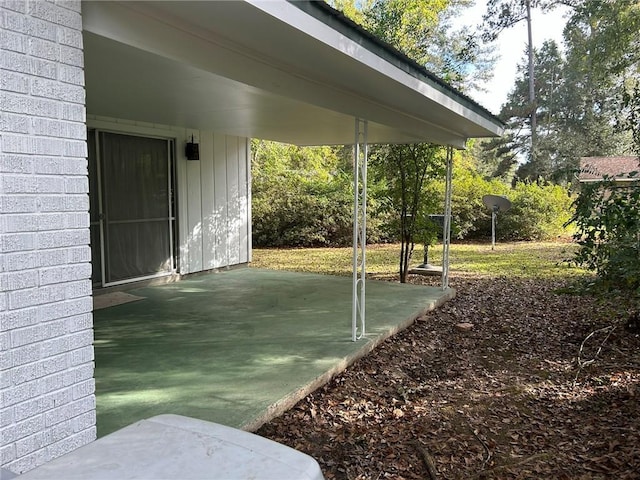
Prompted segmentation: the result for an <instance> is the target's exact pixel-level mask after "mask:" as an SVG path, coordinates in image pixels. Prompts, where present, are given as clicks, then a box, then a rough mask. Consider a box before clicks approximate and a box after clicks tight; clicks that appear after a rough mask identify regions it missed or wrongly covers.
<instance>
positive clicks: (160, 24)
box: [83, 2, 502, 147]
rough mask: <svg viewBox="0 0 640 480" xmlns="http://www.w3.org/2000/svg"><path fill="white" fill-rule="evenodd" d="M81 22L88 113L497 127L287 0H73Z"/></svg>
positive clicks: (496, 131)
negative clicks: (78, 1) (79, 6)
mask: <svg viewBox="0 0 640 480" xmlns="http://www.w3.org/2000/svg"><path fill="white" fill-rule="evenodd" d="M83 25H84V30H85V46H84V47H85V75H86V87H87V111H88V113H91V114H95V115H104V116H110V117H118V118H127V119H131V120H142V121H147V122H152V123H163V124H169V125H180V126H185V127H188V128H202V129H212V130H216V131H221V132H225V133H228V134H233V135H240V136H247V137H256V138H266V139H272V140H278V141H283V142H288V143H295V144H300V145H311V144H344V143H352V142H353V121H354V120H353V119H354V117H360V118H363V119H366V120H368V121H369V122H370V123H369V141H370V142H371V143H395V142H397V143H409V142H417V141H431V142H435V143H441V144H449V145H453V146H456V147H464V143H465V141H466V139H467V138H472V137H488V136H497V135H500V134H501V133H502V124H501V123H500V122H499V120H497V119H496V118H495V117H493V116H492V115H491V114H490V113H488V112H486V111H484V110H483V109H481V107H479V106H477V105H476V104H473V102H470V101H469V100H468V99H465V98H463V97H461V96H459V95H457V94H455V92H447V91H446V89H443V88H442V87H441V86H440V88H435V87H434V86H433V85H430V84H429V82H425V81H423V80H421V79H420V78H417V77H416V76H413V75H411V74H409V73H407V71H404V70H402V69H401V68H398V67H397V66H396V65H394V64H393V63H391V62H389V61H388V60H385V59H384V58H382V57H381V56H378V55H376V54H375V52H374V51H373V50H369V49H367V48H365V46H363V45H361V44H360V43H358V42H356V41H354V40H352V39H351V38H347V37H346V36H344V35H342V34H340V33H339V32H337V31H336V30H334V29H333V28H332V27H330V26H329V25H328V24H326V23H324V22H322V21H320V20H318V19H316V18H314V17H313V16H311V15H309V14H308V13H306V12H304V11H303V10H301V9H299V8H298V7H297V6H295V5H292V4H290V3H288V2H255V3H249V2H83ZM443 90H445V91H443ZM474 107H475V108H474Z"/></svg>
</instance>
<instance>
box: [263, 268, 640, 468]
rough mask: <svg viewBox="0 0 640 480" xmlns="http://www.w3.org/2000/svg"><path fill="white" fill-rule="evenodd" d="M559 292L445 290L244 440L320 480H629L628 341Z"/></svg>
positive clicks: (515, 286) (618, 324)
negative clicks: (254, 439)
mask: <svg viewBox="0 0 640 480" xmlns="http://www.w3.org/2000/svg"><path fill="white" fill-rule="evenodd" d="M411 281H412V282H415V283H429V282H435V280H433V279H428V278H423V277H414V278H412V279H411ZM568 282H569V281H562V280H557V279H531V278H505V277H498V278H491V277H486V276H485V277H480V276H473V275H467V276H459V277H454V278H452V281H451V285H452V286H453V287H454V288H456V290H457V296H456V298H455V299H454V300H452V301H450V302H448V303H447V304H445V305H444V306H442V307H441V308H439V309H437V310H435V311H433V312H430V313H429V314H427V315H426V316H424V317H422V318H420V319H418V321H416V323H414V324H413V325H412V326H411V327H409V328H408V329H406V330H404V331H403V332H401V333H399V334H398V335H396V336H395V337H393V338H391V339H389V340H387V341H386V342H384V343H383V344H381V345H380V346H379V347H378V348H377V349H376V350H374V351H373V352H372V353H371V354H369V355H368V356H366V357H364V358H362V359H361V360H359V361H358V362H356V363H355V364H353V365H352V366H351V367H349V368H348V369H347V370H345V371H344V372H343V373H342V374H340V375H339V376H337V377H335V378H334V379H333V380H332V381H331V382H329V383H328V384H327V385H325V386H324V387H322V388H321V389H319V390H317V391H316V392H314V393H312V394H311V395H309V396H308V397H306V398H305V399H303V400H302V401H300V402H299V403H298V404H297V405H296V406H295V407H294V408H292V409H291V410H289V411H288V412H286V413H285V414H284V415H282V416H281V417H278V418H276V419H274V420H273V421H271V422H270V423H268V424H266V425H264V426H263V427H262V428H261V429H260V430H259V431H258V432H257V433H258V434H260V435H263V436H265V437H268V438H271V439H273V440H275V441H278V442H281V443H284V444H286V445H289V446H291V447H293V448H296V449H298V450H301V451H303V452H306V453H308V454H309V455H311V456H313V457H314V458H316V459H317V460H318V462H319V463H320V466H321V468H322V471H323V473H324V475H325V477H326V478H327V479H328V480H331V479H358V480H360V479H381V478H393V479H431V480H435V479H451V480H453V479H494V478H499V479H502V478H504V479H528V478H554V479H637V478H640V407H639V402H640V335H639V334H638V333H637V332H634V331H629V330H627V329H625V327H624V322H625V320H626V318H624V316H625V311H624V309H621V308H620V304H619V302H617V301H616V299H615V298H612V299H610V300H608V301H602V300H596V299H594V298H593V297H589V296H578V295H570V294H564V293H560V292H562V291H563V289H565V290H566V288H567V287H568V285H569V283H568ZM615 312H617V313H615ZM461 322H469V323H472V324H473V325H474V327H473V329H472V330H471V331H468V332H461V331H458V330H457V329H456V328H455V325H456V324H458V323H461ZM609 326H615V329H613V328H607V327H609ZM601 329H603V330H601ZM591 332H596V333H594V334H593V335H592V336H591V337H589V338H588V340H586V341H585V339H586V338H587V337H588V335H589V334H590V333H591ZM605 340H606V341H605ZM600 347H601V350H600V352H598V349H599V348H600ZM594 357H595V361H594V362H592V363H590V362H589V360H591V359H593V358H594Z"/></svg>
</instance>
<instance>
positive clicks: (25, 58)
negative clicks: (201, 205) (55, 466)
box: [0, 0, 96, 473]
mask: <svg viewBox="0 0 640 480" xmlns="http://www.w3.org/2000/svg"><path fill="white" fill-rule="evenodd" d="M83 62H84V58H83V51H82V17H81V15H80V1H68V0H64V1H63V0H49V1H44V0H0V369H1V370H0V372H1V375H0V389H1V390H0V467H2V468H4V469H8V470H10V471H13V472H14V473H23V472H25V471H27V470H30V469H32V468H34V467H36V466H38V465H40V464H42V463H44V462H47V461H49V460H51V459H53V458H55V457H58V456H60V455H63V454H65V453H67V452H69V451H71V450H73V449H75V448H78V447H80V446H82V445H84V444H86V443H88V442H91V441H93V440H94V439H95V437H96V429H95V424H96V415H95V382H94V378H93V346H92V344H93V321H92V314H91V311H92V301H91V280H90V276H91V265H90V260H91V251H90V248H89V215H88V211H89V198H88V195H87V193H88V188H89V184H88V179H87V162H86V155H87V145H86V125H85V121H86V114H85V90H84V73H83Z"/></svg>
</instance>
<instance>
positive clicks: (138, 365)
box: [94, 268, 453, 436]
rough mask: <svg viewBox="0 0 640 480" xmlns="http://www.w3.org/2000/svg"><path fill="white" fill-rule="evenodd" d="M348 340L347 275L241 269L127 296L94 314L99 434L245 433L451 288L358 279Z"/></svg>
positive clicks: (349, 320)
mask: <svg viewBox="0 0 640 480" xmlns="http://www.w3.org/2000/svg"><path fill="white" fill-rule="evenodd" d="M366 288H367V304H366V309H367V310H366V312H367V335H366V337H365V338H363V339H362V340H360V341H358V342H352V341H351V279H349V278H342V277H331V276H326V275H315V274H305V273H291V272H282V271H271V270H263V269H253V268H244V269H238V270H231V271H227V272H224V273H214V274H208V275H200V276H195V277H191V278H188V279H184V280H182V281H180V282H177V283H173V284H168V285H163V286H154V287H145V288H138V289H134V290H130V291H129V293H132V294H134V295H139V296H142V297H145V299H144V300H140V301H137V302H133V303H128V304H124V305H118V306H114V307H110V308H106V309H102V310H97V311H95V312H94V328H95V357H96V371H95V377H96V395H97V424H98V435H99V436H103V435H105V434H107V433H110V432H112V431H114V430H117V429H119V428H121V427H124V426H126V425H128V424H131V423H133V422H135V421H137V420H140V419H143V418H148V417H151V416H153V415H159V414H163V413H174V414H180V415H186V416H190V417H195V418H200V419H204V420H209V421H212V422H217V423H221V424H224V425H228V426H231V427H236V428H244V429H248V430H251V429H254V428H257V427H258V426H259V425H260V424H261V423H263V422H264V421H267V420H268V419H269V418H271V417H273V416H275V415H277V414H279V413H281V412H282V411H284V410H285V409H286V408H289V407H291V406H292V405H293V404H294V403H295V402H296V401H297V400H298V399H299V398H302V397H303V396H304V395H306V394H307V393H309V392H310V391H312V390H314V389H315V388H317V387H319V386H320V385H321V384H323V383H325V382H326V381H328V380H329V379H330V378H331V376H333V375H335V374H336V373H338V372H339V371H341V370H342V369H344V368H345V367H346V365H347V364H349V363H352V362H353V361H354V360H355V359H357V358H359V357H360V356H362V355H364V354H366V353H368V352H369V351H370V350H371V349H372V348H373V347H374V346H375V345H376V344H377V343H379V342H380V341H381V340H382V339H384V338H386V337H388V336H389V335H390V334H392V333H394V332H395V331H397V330H398V329H400V328H404V327H405V326H406V325H408V324H409V323H411V321H412V320H413V319H414V318H415V317H416V316H417V315H419V314H421V313H422V312H423V311H424V310H426V309H429V308H434V307H435V305H436V304H439V303H442V301H444V300H446V299H447V298H450V297H451V296H453V291H452V290H449V291H447V292H443V291H442V290H440V289H438V288H431V287H422V286H415V285H400V284H394V283H388V282H378V281H368V282H367V285H366Z"/></svg>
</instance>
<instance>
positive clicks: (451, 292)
mask: <svg viewBox="0 0 640 480" xmlns="http://www.w3.org/2000/svg"><path fill="white" fill-rule="evenodd" d="M455 296H456V291H455V289H454V288H448V289H447V290H446V291H444V292H443V295H442V296H441V297H440V298H438V299H437V300H435V301H433V302H429V303H428V304H427V305H426V306H425V307H424V308H421V309H420V310H417V311H416V312H415V313H413V314H412V315H410V316H409V317H408V318H407V319H406V320H404V321H403V322H401V323H399V324H398V325H396V326H394V327H392V328H390V329H389V330H387V331H386V332H383V333H381V334H380V335H378V336H377V337H375V338H373V339H371V341H370V342H367V343H364V344H363V345H362V347H361V348H359V349H358V350H357V351H355V352H354V353H352V354H351V355H347V356H346V357H344V358H343V359H342V360H340V362H338V364H337V365H335V366H334V367H333V368H331V369H330V370H328V371H327V372H325V373H323V374H322V375H320V376H319V377H316V378H315V379H314V380H312V381H311V382H309V383H308V384H306V385H304V386H302V387H300V388H299V389H298V390H296V391H294V392H292V393H290V394H289V395H287V396H285V397H283V398H281V399H280V400H278V401H277V402H275V403H273V404H271V405H269V406H268V407H267V408H266V410H265V411H264V412H263V413H262V414H260V415H259V416H258V417H256V418H255V419H253V420H251V421H249V422H247V423H245V424H243V425H241V426H240V429H242V430H244V431H247V432H255V431H256V430H258V429H259V428H260V427H261V426H263V425H264V424H265V423H268V422H269V421H271V420H273V419H274V418H276V417H279V416H280V415H282V414H283V413H285V412H286V411H287V410H290V409H291V408H293V406H294V405H295V404H296V403H298V402H299V401H300V400H302V399H303V398H305V397H306V396H307V395H309V394H311V393H313V392H314V391H316V390H317V389H319V388H320V387H322V386H324V385H326V384H327V383H329V382H330V381H331V379H333V378H334V377H335V376H337V375H338V374H340V373H342V372H343V371H345V370H346V369H347V367H349V366H351V365H352V364H354V363H355V362H356V361H358V360H360V359H361V358H362V357H364V356H366V355H368V354H369V353H371V352H372V351H373V350H374V349H375V348H376V347H377V346H378V345H380V344H381V343H382V342H384V341H385V340H387V339H388V338H391V337H392V336H394V335H396V334H398V333H399V332H401V331H402V330H405V329H406V328H408V327H409V326H411V325H413V324H414V323H415V321H416V320H417V319H418V318H420V317H421V316H423V315H424V314H425V313H427V312H430V311H432V310H435V309H436V308H438V307H440V306H441V305H443V304H444V303H445V302H448V301H449V300H452V299H453V298H455Z"/></svg>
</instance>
